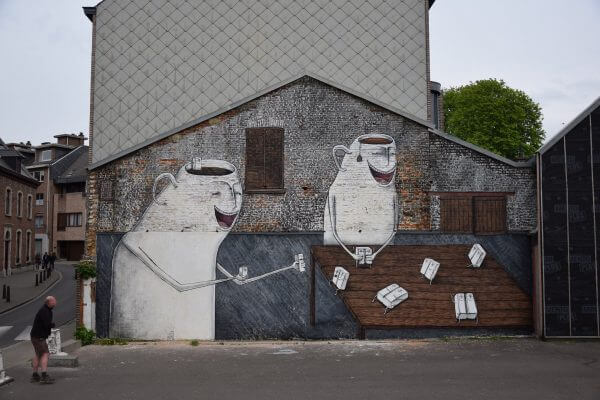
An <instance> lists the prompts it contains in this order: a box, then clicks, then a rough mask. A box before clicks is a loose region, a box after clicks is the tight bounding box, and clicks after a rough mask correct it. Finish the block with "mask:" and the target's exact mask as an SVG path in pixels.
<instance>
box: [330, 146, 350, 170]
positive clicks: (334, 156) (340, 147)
mask: <svg viewBox="0 0 600 400" xmlns="http://www.w3.org/2000/svg"><path fill="white" fill-rule="evenodd" d="M340 150H341V151H343V152H344V153H345V154H350V153H352V152H351V151H350V149H349V148H347V147H346V146H344V145H343V144H338V145H337V146H333V160H334V161H335V165H337V167H338V170H340V171H345V170H346V168H342V164H340V162H339V161H338V156H337V152H338V151H340Z"/></svg>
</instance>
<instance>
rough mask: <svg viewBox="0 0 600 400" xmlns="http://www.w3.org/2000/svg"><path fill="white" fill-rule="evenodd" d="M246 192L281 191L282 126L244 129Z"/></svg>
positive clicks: (282, 190) (282, 189)
mask: <svg viewBox="0 0 600 400" xmlns="http://www.w3.org/2000/svg"><path fill="white" fill-rule="evenodd" d="M245 186H246V188H245V190H246V192H248V193H253V192H254V193H283V192H284V188H283V128H247V129H246V181H245Z"/></svg>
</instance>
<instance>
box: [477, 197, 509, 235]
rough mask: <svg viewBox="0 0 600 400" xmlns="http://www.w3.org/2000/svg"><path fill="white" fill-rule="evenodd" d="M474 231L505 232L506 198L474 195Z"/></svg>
mask: <svg viewBox="0 0 600 400" xmlns="http://www.w3.org/2000/svg"><path fill="white" fill-rule="evenodd" d="M473 206H474V211H475V218H473V220H474V221H475V233H503V232H506V198H505V197H483V196H481V197H479V196H478V197H474V198H473Z"/></svg>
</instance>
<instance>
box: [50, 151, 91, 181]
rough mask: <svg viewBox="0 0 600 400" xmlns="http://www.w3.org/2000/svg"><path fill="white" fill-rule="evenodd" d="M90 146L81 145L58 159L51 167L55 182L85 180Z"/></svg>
mask: <svg viewBox="0 0 600 400" xmlns="http://www.w3.org/2000/svg"><path fill="white" fill-rule="evenodd" d="M88 150H89V148H88V146H79V147H78V148H76V149H75V150H73V151H72V152H70V153H68V154H66V155H65V156H63V157H61V158H60V159H58V160H56V161H55V162H54V163H53V164H52V166H51V167H50V170H51V174H52V176H53V177H54V182H55V183H72V182H85V180H86V177H87V165H88Z"/></svg>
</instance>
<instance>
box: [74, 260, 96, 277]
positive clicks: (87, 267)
mask: <svg viewBox="0 0 600 400" xmlns="http://www.w3.org/2000/svg"><path fill="white" fill-rule="evenodd" d="M75 271H77V276H79V277H80V278H81V279H89V278H95V277H96V263H95V262H93V261H91V260H82V261H80V262H79V264H75Z"/></svg>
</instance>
